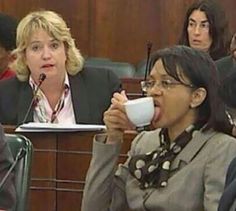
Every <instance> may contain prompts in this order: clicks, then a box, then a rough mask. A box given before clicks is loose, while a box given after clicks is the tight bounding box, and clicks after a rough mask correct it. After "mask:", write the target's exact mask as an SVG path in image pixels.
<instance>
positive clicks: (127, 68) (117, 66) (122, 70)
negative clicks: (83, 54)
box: [84, 58, 136, 78]
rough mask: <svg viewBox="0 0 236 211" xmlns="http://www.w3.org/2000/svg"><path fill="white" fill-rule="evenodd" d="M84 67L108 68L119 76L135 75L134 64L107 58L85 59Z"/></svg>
mask: <svg viewBox="0 0 236 211" xmlns="http://www.w3.org/2000/svg"><path fill="white" fill-rule="evenodd" d="M84 66H85V67H88V68H89V67H91V68H98V69H108V70H111V71H113V72H114V73H115V74H116V75H117V76H118V77H119V78H128V77H130V78H132V77H134V75H135V72H136V69H135V67H134V65H132V64H130V63H128V62H114V61H112V60H109V59H105V58H104V59H102V58H100V59H99V58H98V59H95V58H93V59H91V58H90V59H87V60H86V61H85V65H84Z"/></svg>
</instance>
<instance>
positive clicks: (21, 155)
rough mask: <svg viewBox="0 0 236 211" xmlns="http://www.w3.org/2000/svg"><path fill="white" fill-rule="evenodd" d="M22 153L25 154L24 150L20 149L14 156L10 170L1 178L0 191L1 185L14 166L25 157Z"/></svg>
mask: <svg viewBox="0 0 236 211" xmlns="http://www.w3.org/2000/svg"><path fill="white" fill-rule="evenodd" d="M23 152H25V149H24V148H20V149H19V151H18V153H17V155H16V158H15V160H14V162H13V163H12V165H11V167H10V169H9V170H8V171H7V173H6V174H5V176H4V177H3V179H2V181H1V183H0V191H1V189H2V187H3V185H4V184H5V182H6V180H7V178H8V177H9V175H10V173H11V172H12V171H13V170H14V168H15V166H16V164H17V163H18V161H19V160H20V159H21V158H22V157H23V156H24V155H25V154H22V153H23Z"/></svg>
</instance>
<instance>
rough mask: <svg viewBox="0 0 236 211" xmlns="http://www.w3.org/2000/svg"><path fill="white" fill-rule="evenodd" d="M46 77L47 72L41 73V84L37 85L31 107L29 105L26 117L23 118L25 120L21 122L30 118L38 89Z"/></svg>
mask: <svg viewBox="0 0 236 211" xmlns="http://www.w3.org/2000/svg"><path fill="white" fill-rule="evenodd" d="M45 79H46V74H45V73H41V74H40V75H39V84H38V86H37V87H36V90H35V91H34V94H33V98H32V100H31V102H30V105H29V107H28V109H27V112H26V114H25V117H24V119H23V121H22V123H21V124H24V123H25V122H26V120H27V118H28V116H29V113H30V110H31V108H32V106H33V104H34V101H35V98H36V96H37V93H38V90H39V88H40V86H41V84H42V83H43V81H44V80H45Z"/></svg>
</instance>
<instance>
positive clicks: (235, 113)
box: [225, 108, 236, 126]
mask: <svg viewBox="0 0 236 211" xmlns="http://www.w3.org/2000/svg"><path fill="white" fill-rule="evenodd" d="M225 113H226V115H227V117H228V120H229V123H230V124H231V125H234V126H236V110H234V109H229V108H227V109H226V111H225Z"/></svg>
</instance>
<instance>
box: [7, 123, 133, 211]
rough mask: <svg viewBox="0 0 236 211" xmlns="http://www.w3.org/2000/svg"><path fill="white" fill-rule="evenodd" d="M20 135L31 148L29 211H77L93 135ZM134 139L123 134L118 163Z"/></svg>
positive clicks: (129, 134) (12, 130)
mask: <svg viewBox="0 0 236 211" xmlns="http://www.w3.org/2000/svg"><path fill="white" fill-rule="evenodd" d="M4 128H5V132H6V133H14V128H13V127H9V126H5V127H4ZM21 134H23V135H25V136H26V137H28V138H29V139H30V140H31V142H32V144H33V146H34V156H33V165H32V178H31V187H30V201H29V210H30V211H68V208H70V209H69V210H70V211H78V210H80V207H81V200H82V194H83V188H84V183H85V182H84V181H85V175H86V172H87V169H88V166H89V163H90V159H91V151H92V138H93V136H94V134H95V132H64V133H54V132H52V133H48V132H47V133H44V132H41V133H40V132H39V133H21ZM134 136H135V134H134V133H127V134H125V141H124V144H123V147H122V151H121V155H120V161H121V162H123V161H124V160H125V159H126V153H127V151H128V149H129V147H130V142H131V141H132V139H133V138H134Z"/></svg>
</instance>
